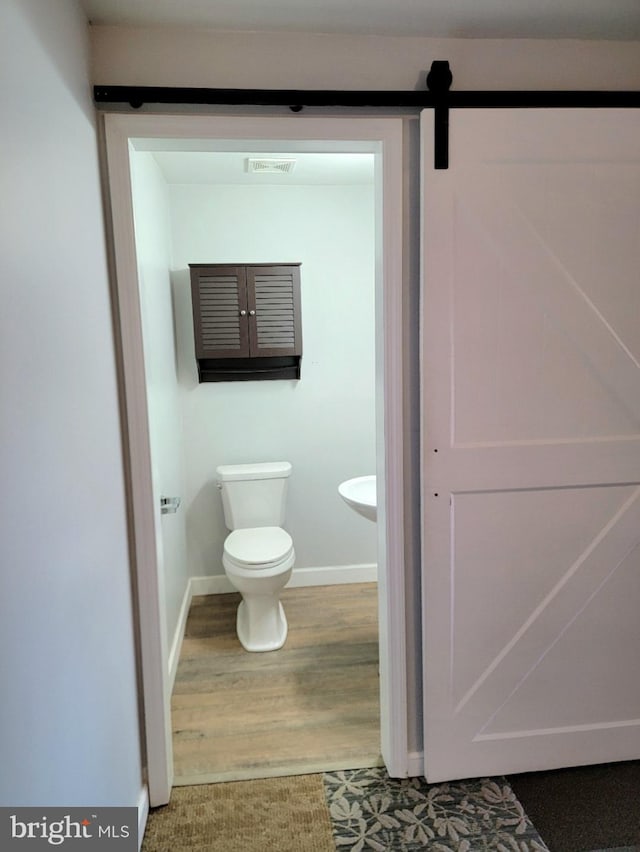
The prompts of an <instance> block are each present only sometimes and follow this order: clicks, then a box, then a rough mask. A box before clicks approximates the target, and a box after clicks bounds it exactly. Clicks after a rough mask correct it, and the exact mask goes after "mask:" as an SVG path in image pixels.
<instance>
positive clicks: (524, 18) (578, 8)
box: [81, 0, 640, 39]
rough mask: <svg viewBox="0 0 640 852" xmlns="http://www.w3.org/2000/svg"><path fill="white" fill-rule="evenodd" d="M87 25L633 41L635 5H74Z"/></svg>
mask: <svg viewBox="0 0 640 852" xmlns="http://www.w3.org/2000/svg"><path fill="white" fill-rule="evenodd" d="M81 3H82V5H83V6H84V8H85V11H86V12H87V16H88V17H89V20H90V21H91V22H92V23H94V24H115V25H139V26H183V27H184V26H186V27H211V28H215V29H222V30H253V31H290V32H319V33H361V34H371V35H374V34H375V35H396V36H430V37H443V38H446V37H449V38H580V39H640V0H81Z"/></svg>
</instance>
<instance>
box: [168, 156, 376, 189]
mask: <svg viewBox="0 0 640 852" xmlns="http://www.w3.org/2000/svg"><path fill="white" fill-rule="evenodd" d="M153 156H154V157H155V160H156V162H157V163H158V165H159V167H160V170H161V172H162V174H163V176H164V179H165V180H166V182H167V183H169V184H184V183H190V184H237V185H247V186H256V185H257V186H264V185H265V184H269V185H280V186H296V185H312V184H315V185H336V184H339V185H348V184H350V185H354V184H357V185H363V184H373V169H374V165H373V154H334V153H322V154H320V153H318V154H306V153H305V154H300V153H294V154H292V153H287V152H277V153H273V152H269V153H266V154H265V153H264V152H261V151H234V152H227V151H224V152H212V151H197V152H196V151H155V152H154V153H153ZM249 157H257V158H263V157H266V158H269V159H273V158H276V159H279V158H283V159H293V160H295V161H296V163H295V166H294V168H293V170H292V171H291V172H289V173H288V174H269V173H262V174H250V173H249V172H247V168H246V162H247V159H248V158H249Z"/></svg>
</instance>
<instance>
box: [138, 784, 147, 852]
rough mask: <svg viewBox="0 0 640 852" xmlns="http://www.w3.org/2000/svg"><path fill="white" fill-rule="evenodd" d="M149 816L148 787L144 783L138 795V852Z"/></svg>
mask: <svg viewBox="0 0 640 852" xmlns="http://www.w3.org/2000/svg"><path fill="white" fill-rule="evenodd" d="M148 816H149V789H148V787H147V785H146V784H145V785H144V787H143V788H142V790H140V795H139V796H138V852H139V850H140V849H141V848H142V838H143V837H144V832H145V829H146V827H147V817H148Z"/></svg>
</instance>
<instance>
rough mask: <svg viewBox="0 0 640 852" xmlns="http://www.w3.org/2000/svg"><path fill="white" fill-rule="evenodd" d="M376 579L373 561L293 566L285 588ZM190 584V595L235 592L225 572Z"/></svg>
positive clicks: (198, 578) (376, 571) (200, 578)
mask: <svg viewBox="0 0 640 852" xmlns="http://www.w3.org/2000/svg"><path fill="white" fill-rule="evenodd" d="M377 579H378V566H377V565H376V564H375V563H365V564H363V565H329V566H327V567H324V568H294V569H293V573H292V575H291V579H290V580H289V582H288V584H287V588H289V589H300V588H302V587H304V586H336V585H342V584H344V583H375V582H376V580H377ZM190 585H191V593H192V595H224V594H228V593H229V592H235V589H234V588H233V586H232V585H231V583H230V582H229V580H228V579H227V576H226V574H214V575H212V576H210V577H192V578H191V583H190Z"/></svg>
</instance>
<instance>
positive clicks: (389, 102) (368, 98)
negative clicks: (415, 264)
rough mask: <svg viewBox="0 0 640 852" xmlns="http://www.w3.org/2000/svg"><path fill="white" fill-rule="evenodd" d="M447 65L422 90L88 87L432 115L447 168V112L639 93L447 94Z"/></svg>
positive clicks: (628, 99) (623, 98) (586, 101)
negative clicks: (399, 110)
mask: <svg viewBox="0 0 640 852" xmlns="http://www.w3.org/2000/svg"><path fill="white" fill-rule="evenodd" d="M452 82H453V75H452V73H451V69H450V68H449V63H448V62H446V61H443V60H436V61H434V62H432V63H431V69H430V71H429V73H428V74H427V77H426V86H427V88H426V89H425V90H422V91H421V90H418V91H409V92H405V91H394V90H382V91H368V90H346V91H343V90H332V91H327V90H321V89H203V88H180V87H171V86H94V88H93V96H94V100H95V102H96V104H97V105H99V106H102V105H105V104H128V105H129V106H131V107H132V108H133V109H139V108H140V107H142V106H143V105H144V104H181V105H187V104H188V105H193V106H203V105H208V106H285V107H289V109H290V110H291V111H292V112H300V111H301V110H302V109H304V107H350V108H359V107H368V108H372V107H374V108H387V109H393V108H404V109H416V110H422V109H433V110H434V119H435V121H434V128H435V129H434V168H436V169H447V168H448V167H449V110H450V109H453V108H455V109H473V108H483V107H484V108H493V109H496V108H497V109H499V108H521V109H544V108H552V107H556V108H558V107H559V108H572V107H580V108H583V109H585V108H588V109H598V108H600V109H604V108H628V107H635V108H637V107H640V92H622V91H621V92H611V91H599V90H596V91H533V90H532V91H529V90H525V91H477V92H476V91H467V92H457V91H451V84H452Z"/></svg>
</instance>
